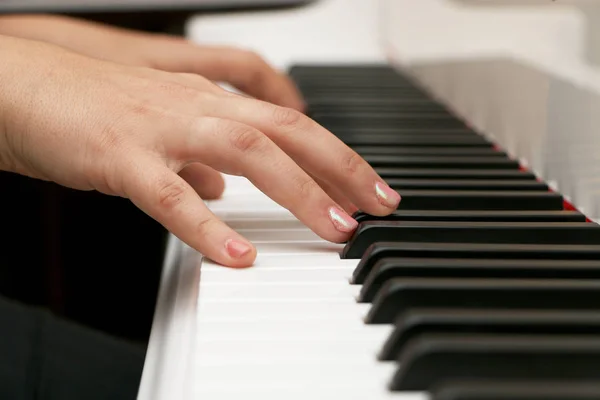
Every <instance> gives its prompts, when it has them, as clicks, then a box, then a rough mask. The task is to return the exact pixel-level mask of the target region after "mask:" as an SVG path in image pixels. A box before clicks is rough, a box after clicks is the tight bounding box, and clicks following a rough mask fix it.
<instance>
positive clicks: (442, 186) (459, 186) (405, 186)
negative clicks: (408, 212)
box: [386, 179, 550, 193]
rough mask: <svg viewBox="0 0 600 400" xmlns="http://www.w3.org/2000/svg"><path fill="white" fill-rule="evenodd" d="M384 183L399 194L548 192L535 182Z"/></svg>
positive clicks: (447, 180)
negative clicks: (434, 192)
mask: <svg viewBox="0 0 600 400" xmlns="http://www.w3.org/2000/svg"><path fill="white" fill-rule="evenodd" d="M386 182H387V184H388V185H390V186H391V187H392V188H393V189H397V190H398V191H400V193H402V190H527V191H535V190H539V191H545V192H547V191H548V190H550V189H549V187H548V185H546V184H545V183H544V182H540V181H537V180H529V181H527V180H514V181H512V180H501V179H495V180H489V181H486V180H483V179H476V180H461V179H429V180H421V179H393V180H389V181H386Z"/></svg>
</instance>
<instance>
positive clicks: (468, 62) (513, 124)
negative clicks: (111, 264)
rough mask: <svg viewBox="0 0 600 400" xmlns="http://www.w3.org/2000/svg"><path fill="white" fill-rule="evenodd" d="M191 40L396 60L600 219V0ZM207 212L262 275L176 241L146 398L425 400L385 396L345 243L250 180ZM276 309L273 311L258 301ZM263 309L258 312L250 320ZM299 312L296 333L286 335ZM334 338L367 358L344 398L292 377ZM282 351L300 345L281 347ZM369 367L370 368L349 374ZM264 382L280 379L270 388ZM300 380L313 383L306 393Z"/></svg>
mask: <svg viewBox="0 0 600 400" xmlns="http://www.w3.org/2000/svg"><path fill="white" fill-rule="evenodd" d="M188 34H189V37H190V38H191V39H192V40H194V41H196V42H198V43H203V44H225V45H234V46H240V47H245V48H251V49H254V50H256V51H257V52H259V53H261V54H262V55H263V56H264V57H265V58H266V59H267V60H269V61H270V62H271V63H273V64H274V65H276V66H277V67H279V68H287V67H288V66H289V65H291V64H294V63H328V62H348V63H356V62H358V63H365V62H366V63H369V62H382V61H387V62H390V63H393V64H394V65H396V66H397V67H398V68H400V69H402V70H403V71H404V73H408V74H411V75H413V76H414V77H416V78H417V79H418V80H419V81H420V82H421V83H422V84H423V85H424V86H425V87H427V88H428V90H429V91H430V92H431V93H432V94H433V95H434V96H436V97H437V98H438V99H440V100H441V101H443V102H444V103H446V104H447V105H450V106H451V107H452V108H453V109H454V110H455V111H456V113H458V114H459V115H462V116H464V118H465V119H466V120H468V121H470V122H471V124H472V125H474V126H475V127H476V128H477V130H478V131H480V132H481V133H483V134H485V135H487V136H489V137H490V138H492V139H493V141H494V142H496V143H498V144H500V145H501V146H502V147H504V149H505V150H507V151H508V152H509V153H511V154H512V155H513V156H515V157H518V158H519V159H520V160H521V161H522V163H523V164H525V165H527V166H528V167H529V168H530V169H531V170H533V171H534V172H535V173H536V174H537V175H538V176H539V177H540V178H542V179H544V180H545V181H547V182H549V183H551V185H553V186H554V187H555V189H557V190H558V191H559V192H561V193H562V194H564V195H565V196H566V197H567V198H568V199H569V200H570V201H571V202H572V203H573V204H574V205H575V206H577V207H578V208H579V210H580V211H582V212H584V213H585V214H586V215H588V217H590V218H592V219H594V220H598V219H600V198H598V196H599V195H600V186H599V185H600V178H597V177H596V173H597V172H598V171H599V170H600V163H599V162H598V161H597V160H598V158H600V152H599V151H598V149H599V148H600V146H598V144H600V134H599V133H598V132H597V131H598V130H600V70H599V68H600V40H597V38H600V3H599V4H596V1H595V0H589V1H586V0H555V1H550V0H418V1H416V0H386V1H380V2H377V1H371V0H369V1H367V0H321V1H319V2H317V3H315V4H313V5H311V6H309V7H305V8H300V9H295V10H283V11H281V10H280V11H272V12H271V11H268V12H267V11H266V12H260V13H258V12H256V13H237V14H226V15H208V16H199V17H197V18H194V19H193V20H191V21H190V24H189V26H188ZM240 193H243V196H244V201H243V202H242V201H239V200H238V198H239V194H240ZM209 207H210V208H211V209H212V210H213V211H214V212H215V213H216V214H217V215H219V216H221V217H222V218H223V219H225V220H227V221H228V222H230V223H232V224H234V226H237V227H239V228H240V231H241V232H243V233H244V234H246V235H248V237H249V238H251V239H253V238H254V239H255V240H254V241H255V243H258V244H257V246H258V248H259V259H258V263H257V266H256V267H254V268H251V269H249V270H244V271H232V270H227V269H224V268H221V267H218V266H215V265H212V264H211V263H209V262H207V261H206V260H203V259H202V256H201V255H199V254H197V253H196V252H195V251H193V250H192V249H190V248H188V247H187V246H185V245H184V244H182V243H181V242H180V241H179V240H178V239H176V238H175V237H171V238H170V242H169V246H168V252H167V256H166V259H165V267H164V271H163V278H162V284H161V290H160V294H159V299H158V304H157V309H156V315H155V321H154V325H153V331H152V335H151V341H150V346H149V348H148V354H147V360H146V366H145V369H144V374H143V379H142V383H141V388H140V392H139V399H142V400H158V399H160V400H162V399H169V400H178V399H192V398H194V399H196V398H208V399H233V398H235V399H238V398H242V397H243V398H258V396H260V397H261V398H280V397H285V398H287V399H291V398H294V399H295V398H311V399H319V398H339V399H350V398H352V399H354V398H365V396H367V397H368V398H369V399H379V398H381V399H384V398H401V399H406V400H409V399H424V398H426V397H425V395H424V394H419V393H415V394H410V395H399V396H396V395H392V394H389V393H387V392H386V391H385V387H384V385H385V379H384V378H385V377H389V373H391V369H386V366H381V365H376V364H377V363H376V362H375V355H374V350H373V349H372V348H371V347H372V346H371V347H369V346H370V345H371V343H370V342H369V340H371V339H373V340H375V338H380V339H381V338H383V337H384V336H385V334H386V333H387V331H386V328H385V327H384V329H383V330H382V329H375V330H370V331H369V332H363V331H361V332H359V331H358V330H356V329H355V328H357V327H358V326H359V325H360V323H361V321H360V315H361V313H363V312H364V310H365V309H362V308H360V307H359V305H357V304H354V303H353V297H352V296H353V291H352V290H353V289H352V288H351V287H350V285H348V282H347V280H346V279H345V278H344V277H346V276H349V275H350V273H351V270H352V263H348V262H346V261H348V260H339V259H338V258H337V250H339V249H340V247H339V246H337V245H331V244H328V243H325V242H323V241H319V240H318V239H317V238H315V237H313V236H311V234H310V232H308V231H307V230H306V229H302V227H301V226H300V225H299V224H297V221H294V220H293V218H292V217H290V215H289V213H287V212H286V210H283V209H280V208H278V206H277V205H275V204H273V203H271V202H270V201H269V200H268V199H266V198H264V196H262V195H261V193H259V192H258V191H257V190H255V189H254V188H253V187H251V185H249V184H248V183H247V182H246V181H244V180H243V179H239V178H233V177H231V179H230V178H229V177H228V189H227V190H226V194H225V196H224V198H223V199H222V200H218V201H214V202H209ZM257 221H258V222H257ZM274 221H279V222H274ZM253 223H254V224H256V223H257V224H258V225H256V226H253V225H252V224H253ZM274 225H280V226H286V227H287V228H289V229H288V230H289V231H294V230H296V231H297V235H298V236H297V237H298V239H297V240H294V237H293V235H292V236H290V238H289V240H287V241H286V240H281V239H278V240H277V241H273V240H269V234H268V232H269V229H271V228H272V227H273V226H274ZM261 227H262V228H261ZM249 228H253V229H249ZM261 229H262V230H261ZM278 246H279V247H278ZM303 263H304V264H303ZM307 263H308V265H307ZM309 270H313V271H314V273H313V275H309V272H310V271H309ZM315 274H316V275H315ZM299 280H300V281H302V280H304V281H303V282H300V283H298V282H299ZM292 283H296V286H295V287H294V285H293V284H292ZM298 285H300V286H302V285H304V287H301V289H302V290H308V293H314V295H315V296H321V297H322V298H323V301H324V302H325V303H324V305H323V306H322V307H319V304H318V302H313V303H312V305H309V306H308V307H309V308H308V309H310V310H311V311H310V312H308V314H307V315H305V316H304V317H302V315H298V314H299V313H300V314H301V311H302V309H301V308H300V306H299V305H298V304H297V303H294V299H286V297H285V296H286V293H287V294H289V296H290V297H292V298H293V297H294V294H295V293H297V292H298V290H297V289H298ZM277 287H279V288H280V290H278V288H277ZM252 288H255V289H254V290H255V292H253V291H252V290H253V289H252ZM256 288H259V289H256ZM327 290H331V291H332V293H333V294H332V295H330V296H328V295H327ZM258 291H262V292H266V293H267V295H265V296H266V297H263V296H262V295H259V294H258ZM286 291H287V292H286ZM253 294H256V297H253ZM210 296H213V297H210ZM269 296H271V297H270V298H272V301H273V303H274V305H273V304H271V305H270V306H267V305H264V303H261V302H262V301H264V300H265V299H267V298H269ZM288 300H289V301H288ZM317 300H318V298H317ZM253 302H254V303H256V304H254V306H253V304H252V303H253ZM336 302H342V303H344V304H341V305H340V304H338V305H336ZM257 304H258V305H257ZM260 304H263V308H260V307H259V306H260ZM327 307H331V309H334V308H335V307H337V309H339V310H340V312H341V314H342V315H346V318H349V319H350V320H349V321H342V320H336V321H333V322H332V321H329V325H328V323H327V320H328V316H329V315H330V313H329V312H328V308H327ZM319 308H321V309H322V310H321V311H320V310H319ZM261 309H262V310H264V312H262V314H261V315H257V316H254V315H252V314H249V313H251V312H252V310H261ZM286 310H287V311H286ZM294 310H296V311H300V312H299V313H298V312H297V313H296V315H295V314H294ZM349 310H351V311H349ZM288 311H289V318H287V319H286V321H288V325H287V328H286V327H281V326H279V327H276V326H274V325H273V324H274V323H275V322H277V320H276V318H280V317H281V315H283V314H285V313H286V312H288ZM229 312H231V313H229ZM309 314H310V315H309ZM254 317H256V318H257V319H255V318H254ZM257 321H258V322H257ZM260 321H262V322H261V323H259V322H260ZM274 321H275V322H274ZM269 323H271V325H269ZM259 325H262V326H263V328H260V326H259ZM269 326H270V328H269ZM261 329H263V330H262V331H261ZM264 329H271V331H269V332H268V334H265V332H266V331H265V330H264ZM298 329H304V331H303V332H298ZM328 329H329V330H328ZM335 329H339V330H342V329H348V330H352V329H355V330H356V332H355V333H354V334H355V335H356V336H355V337H354V339H356V343H354V344H355V345H354V346H351V347H348V346H347V348H348V349H357V350H356V352H357V353H365V354H360V355H356V357H348V359H347V362H348V363H349V364H348V365H350V366H349V367H348V368H346V369H344V370H343V373H346V374H347V378H346V379H345V381H343V382H342V381H340V379H337V381H338V382H337V386H336V384H335V382H334V383H332V384H331V385H324V386H323V390H322V391H319V385H320V384H322V383H323V382H321V381H320V380H319V379H318V374H325V373H326V372H327V371H330V372H331V371H333V372H331V376H334V375H336V374H337V375H341V374H342V372H340V371H336V370H335V369H329V370H328V369H327V368H326V367H323V368H322V369H320V370H319V369H318V368H316V367H314V366H313V368H312V370H313V372H314V371H316V372H315V373H312V374H309V375H310V376H311V377H312V379H313V380H312V381H311V380H310V379H309V378H308V377H307V378H306V380H305V381H303V380H302V379H296V380H294V379H290V380H289V381H288V380H286V377H287V376H289V375H290V374H292V375H293V374H297V373H302V372H303V371H304V372H307V371H309V372H310V371H311V368H309V367H307V366H306V365H304V366H303V362H308V361H306V360H310V358H311V356H316V355H315V354H312V353H311V351H315V349H319V348H322V350H323V360H322V361H323V362H325V364H324V365H328V364H327V362H329V361H331V359H329V358H328V356H329V355H331V354H330V353H331V352H330V351H329V350H328V349H327V347H326V346H322V347H319V346H316V347H315V346H314V343H315V342H316V341H318V340H317V339H316V338H318V335H319V334H322V335H323V336H324V337H325V336H327V335H329V336H332V335H335V334H336V332H337V333H338V334H339V332H338V331H336V330H335ZM240 332H243V333H244V336H243V337H244V339H243V340H242V339H241V337H242V336H240V335H241V333H240ZM236 335H237V336H236ZM261 335H263V336H261ZM264 335H266V336H264ZM294 335H295V336H298V337H297V338H296V339H294V338H293V336H294ZM278 338H284V339H285V340H289V342H285V340H283V342H281V343H279V346H278V344H277V343H275V342H277V340H278ZM311 340H312V342H311ZM323 340H326V339H323ZM381 340H382V339H381ZM307 343H308V344H307ZM310 343H312V345H311V344H310ZM329 344H330V345H331V346H332V347H336V346H333V344H334V342H330V343H329ZM361 344H363V345H364V348H363V349H362V350H360V349H361ZM269 346H272V348H273V349H275V350H279V351H283V352H285V349H289V348H291V347H293V346H296V348H297V350H298V349H299V350H298V351H292V354H291V356H292V359H293V357H294V356H296V357H299V356H300V355H301V354H302V352H304V354H306V357H307V358H306V359H305V360H303V359H302V357H300V358H298V359H297V360H296V363H293V362H292V364H289V363H288V364H286V363H285V362H283V361H282V360H283V358H282V354H281V353H280V354H277V353H276V352H272V353H265V354H264V359H263V360H262V361H264V363H263V364H261V365H256V368H252V365H253V364H252V363H245V362H244V360H245V359H246V358H249V357H250V356H251V355H253V354H254V355H256V354H257V352H260V351H262V350H263V349H267V348H269ZM286 346H287V347H286ZM303 346H304V347H303ZM311 346H313V347H311ZM342 347H343V346H342ZM342 347H340V349H341V350H344V348H342ZM331 351H333V350H331ZM245 353H247V354H245ZM246 355H248V357H245V356H246ZM361 357H362V358H361ZM369 359H371V361H370V364H369V363H367V364H366V365H360V366H358V364H356V365H355V364H352V363H353V362H357V363H358V362H359V361H361V360H369ZM236 360H237V361H236ZM278 363H279V364H278ZM330 367H331V368H340V367H341V364H339V363H338V364H335V363H333V364H331V365H330ZM286 368H288V369H287V370H286ZM371 370H372V371H373V374H372V375H373V380H372V381H370V382H364V385H363V386H360V385H359V386H360V387H357V388H355V387H353V384H354V383H355V382H354V381H353V379H355V378H356V376H361V375H358V374H359V373H365V371H367V374H368V373H369V372H370V371H371ZM244 371H245V372H244ZM338 372H339V373H338ZM265 373H270V374H272V375H269V376H261V375H260V374H265ZM367 380H368V379H367ZM334 381H335V379H334ZM261 382H262V384H263V385H264V384H268V385H270V386H261ZM344 382H345V383H344ZM303 383H304V384H306V385H308V384H311V385H313V386H312V387H308V386H307V387H306V388H304V389H302V384H303ZM253 384H254V386H253ZM295 384H298V385H300V386H299V387H300V389H298V387H295V386H294V385H295ZM286 385H287V386H286ZM286 388H287V389H289V390H288V391H286ZM372 388H375V389H372ZM377 388H378V389H377Z"/></svg>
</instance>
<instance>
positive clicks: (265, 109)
mask: <svg viewBox="0 0 600 400" xmlns="http://www.w3.org/2000/svg"><path fill="white" fill-rule="evenodd" d="M207 102H208V104H207V103H205V104H204V111H203V112H204V113H205V114H206V115H211V116H214V117H218V118H228V119H234V120H236V121H239V122H241V123H243V124H246V125H250V126H252V127H254V128H256V129H258V130H260V131H261V132H264V133H265V134H266V135H267V136H268V137H269V138H270V139H271V140H273V142H275V143H276V144H277V145H278V146H279V147H280V148H281V149H282V150H283V151H285V152H286V153H287V154H288V155H290V156H291V158H292V159H294V160H295V161H296V162H297V163H298V165H300V166H301V167H302V168H303V169H304V170H305V171H307V172H308V173H309V174H311V175H312V176H315V177H318V178H319V179H321V180H322V181H324V182H327V183H328V184H330V185H331V186H333V187H335V188H337V189H338V190H339V191H340V192H341V193H342V194H343V195H344V196H345V197H347V198H348V199H349V200H350V201H351V202H352V203H353V204H355V205H356V206H357V207H358V208H360V209H361V210H363V211H365V212H367V213H370V214H373V215H388V214H390V213H391V212H392V211H394V210H396V209H397V207H398V203H399V202H400V196H399V195H398V193H397V192H396V191H394V190H393V189H391V188H390V187H389V186H388V185H387V184H386V183H385V181H384V180H383V179H382V178H381V177H380V176H379V175H378V174H377V173H376V172H375V170H374V169H373V168H371V166H370V165H369V164H368V163H367V162H366V161H365V160H364V159H363V158H362V157H360V156H359V155H358V154H357V153H356V152H355V151H353V150H352V149H350V148H349V147H348V146H346V145H345V144H344V143H343V142H342V141H341V140H340V139H338V138H337V137H335V136H334V135H333V134H331V133H330V132H329V131H327V130H326V129H325V128H323V127H322V126H320V125H319V124H317V123H316V122H314V121H313V120H312V119H310V118H308V117H306V116H305V115H303V114H302V113H299V112H297V111H295V110H292V109H290V108H284V107H279V106H274V105H272V104H269V103H266V102H261V101H257V100H250V99H244V98H241V97H236V98H223V97H219V96H215V97H213V98H211V99H208V100H207Z"/></svg>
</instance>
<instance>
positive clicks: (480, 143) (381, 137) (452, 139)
mask: <svg viewBox="0 0 600 400" xmlns="http://www.w3.org/2000/svg"><path fill="white" fill-rule="evenodd" d="M337 131H338V132H345V128H339V129H337ZM333 133H334V134H337V133H336V131H335V130H334V131H333ZM409 133H410V132H406V134H384V133H381V134H380V133H353V132H346V133H343V134H339V135H338V136H339V137H340V140H342V141H343V142H344V143H345V144H347V145H350V146H352V145H378V146H387V145H396V146H420V147H423V146H436V147H439V146H444V147H465V146H468V147H490V146H491V145H492V144H491V143H490V142H489V141H488V140H487V139H485V138H484V137H482V136H477V135H471V134H462V133H459V134H447V135H446V134H442V133H440V134H422V133H419V132H415V133H414V134H412V133H410V134H409Z"/></svg>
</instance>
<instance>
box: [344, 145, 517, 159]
mask: <svg viewBox="0 0 600 400" xmlns="http://www.w3.org/2000/svg"><path fill="white" fill-rule="evenodd" d="M350 147H351V148H352V150H354V151H355V152H357V153H358V154H360V155H361V156H365V155H396V156H430V157H431V156H451V157H508V156H507V154H506V153H505V152H503V151H499V150H496V149H494V148H493V147H491V146H490V147H434V146H430V147H405V146H350Z"/></svg>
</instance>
